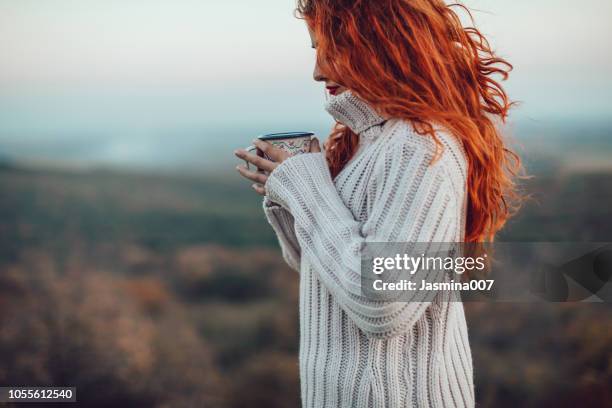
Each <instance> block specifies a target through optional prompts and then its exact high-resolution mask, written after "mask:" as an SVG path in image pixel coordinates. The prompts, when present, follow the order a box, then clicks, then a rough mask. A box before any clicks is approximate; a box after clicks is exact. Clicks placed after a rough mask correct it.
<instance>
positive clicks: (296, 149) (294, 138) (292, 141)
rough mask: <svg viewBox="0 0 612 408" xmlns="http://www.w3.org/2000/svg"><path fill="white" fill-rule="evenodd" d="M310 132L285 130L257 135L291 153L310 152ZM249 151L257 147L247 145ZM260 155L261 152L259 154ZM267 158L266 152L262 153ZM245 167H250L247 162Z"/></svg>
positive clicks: (255, 149)
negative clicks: (283, 131)
mask: <svg viewBox="0 0 612 408" xmlns="http://www.w3.org/2000/svg"><path fill="white" fill-rule="evenodd" d="M312 136H314V133H312V132H285V133H269V134H267V135H262V136H258V137H257V138H258V139H259V140H264V141H266V142H269V143H271V144H272V145H274V146H275V147H277V148H279V149H282V150H284V151H286V152H288V153H290V154H292V155H295V154H302V153H308V152H310V143H311V142H312ZM245 150H246V151H247V152H249V153H251V152H254V151H257V150H258V149H257V147H255V146H249V147H247V148H246V149H245ZM260 155H261V154H260ZM263 157H265V158H266V159H268V160H271V158H270V157H268V156H267V155H266V154H263ZM246 164H247V168H249V169H250V167H249V163H248V162H246Z"/></svg>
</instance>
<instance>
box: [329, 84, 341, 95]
mask: <svg viewBox="0 0 612 408" xmlns="http://www.w3.org/2000/svg"><path fill="white" fill-rule="evenodd" d="M326 88H327V91H328V92H329V93H330V94H331V95H335V94H336V92H338V88H340V87H339V86H328V87H326Z"/></svg>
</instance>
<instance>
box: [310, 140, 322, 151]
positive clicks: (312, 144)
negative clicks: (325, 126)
mask: <svg viewBox="0 0 612 408" xmlns="http://www.w3.org/2000/svg"><path fill="white" fill-rule="evenodd" d="M320 152H321V144H320V143H319V139H317V138H316V137H315V138H313V139H312V142H310V153H320Z"/></svg>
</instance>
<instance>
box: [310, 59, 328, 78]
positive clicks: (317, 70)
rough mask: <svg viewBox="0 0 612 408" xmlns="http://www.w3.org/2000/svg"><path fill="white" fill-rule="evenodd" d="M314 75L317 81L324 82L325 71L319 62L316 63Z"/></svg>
mask: <svg viewBox="0 0 612 408" xmlns="http://www.w3.org/2000/svg"><path fill="white" fill-rule="evenodd" d="M312 77H313V79H314V80H315V81H317V82H324V81H325V79H326V78H325V76H324V75H323V73H322V72H321V68H320V67H319V63H318V62H317V63H315V66H314V72H313V73H312Z"/></svg>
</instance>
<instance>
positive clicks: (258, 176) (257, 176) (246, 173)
mask: <svg viewBox="0 0 612 408" xmlns="http://www.w3.org/2000/svg"><path fill="white" fill-rule="evenodd" d="M236 170H238V173H240V175H241V176H242V177H244V178H247V179H249V180H252V181H254V182H256V183H259V184H266V181H268V176H266V175H265V174H262V173H257V172H254V171H251V170H249V169H247V168H246V167H245V166H236Z"/></svg>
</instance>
